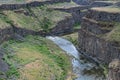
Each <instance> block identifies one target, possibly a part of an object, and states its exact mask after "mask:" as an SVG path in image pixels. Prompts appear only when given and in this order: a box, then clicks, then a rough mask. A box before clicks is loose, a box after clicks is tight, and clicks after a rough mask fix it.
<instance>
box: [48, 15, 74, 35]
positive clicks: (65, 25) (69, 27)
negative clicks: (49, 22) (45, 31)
mask: <svg viewBox="0 0 120 80" xmlns="http://www.w3.org/2000/svg"><path fill="white" fill-rule="evenodd" d="M74 23H75V21H74V19H73V17H66V18H65V19H64V20H62V21H60V22H58V23H57V25H56V26H55V27H54V28H52V29H51V30H50V33H49V34H52V35H62V34H66V33H70V32H72V31H73V25H74Z"/></svg>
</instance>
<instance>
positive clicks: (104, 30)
mask: <svg viewBox="0 0 120 80" xmlns="http://www.w3.org/2000/svg"><path fill="white" fill-rule="evenodd" d="M119 21H120V14H119V13H109V12H104V11H97V10H93V9H91V10H89V12H88V13H87V15H86V16H85V17H84V18H83V20H82V23H81V30H80V31H79V39H78V41H79V48H80V50H82V51H84V52H86V54H88V55H90V56H93V57H96V58H97V59H98V60H100V61H102V62H104V63H109V62H111V61H112V59H115V58H118V59H120V48H119V47H120V45H119V42H116V41H109V40H108V39H107V38H106V35H107V34H108V33H110V32H112V31H113V29H114V28H115V24H114V22H119Z"/></svg>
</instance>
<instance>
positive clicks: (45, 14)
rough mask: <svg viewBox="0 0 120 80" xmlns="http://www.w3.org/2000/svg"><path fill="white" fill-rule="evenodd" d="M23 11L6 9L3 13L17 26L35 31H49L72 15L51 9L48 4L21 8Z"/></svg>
mask: <svg viewBox="0 0 120 80" xmlns="http://www.w3.org/2000/svg"><path fill="white" fill-rule="evenodd" d="M21 11H22V12H21V13H15V12H14V11H4V12H3V13H4V14H5V15H7V17H8V19H10V20H11V21H12V22H13V24H14V25H15V26H17V27H20V28H25V29H28V30H34V31H40V30H45V31H48V30H49V29H51V28H53V27H55V26H56V24H57V23H58V22H59V21H61V20H64V19H65V18H66V17H71V14H69V13H66V12H60V11H55V10H50V9H48V8H47V7H46V6H39V7H33V8H30V7H27V8H24V9H21ZM25 13H26V14H27V15H25Z"/></svg>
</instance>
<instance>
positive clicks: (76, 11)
mask: <svg viewBox="0 0 120 80" xmlns="http://www.w3.org/2000/svg"><path fill="white" fill-rule="evenodd" d="M50 9H54V10H59V11H64V12H68V13H71V14H72V16H73V19H74V20H75V22H76V23H79V22H81V20H82V17H83V16H85V14H86V13H87V9H88V6H82V5H77V4H76V5H75V4H74V5H72V4H71V5H70V4H69V5H67V4H66V5H64V6H58V7H56V6H53V7H50Z"/></svg>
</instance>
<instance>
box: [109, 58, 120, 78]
mask: <svg viewBox="0 0 120 80" xmlns="http://www.w3.org/2000/svg"><path fill="white" fill-rule="evenodd" d="M107 80H120V60H119V59H114V60H113V61H112V62H111V63H110V64H109V73H108V79H107Z"/></svg>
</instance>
